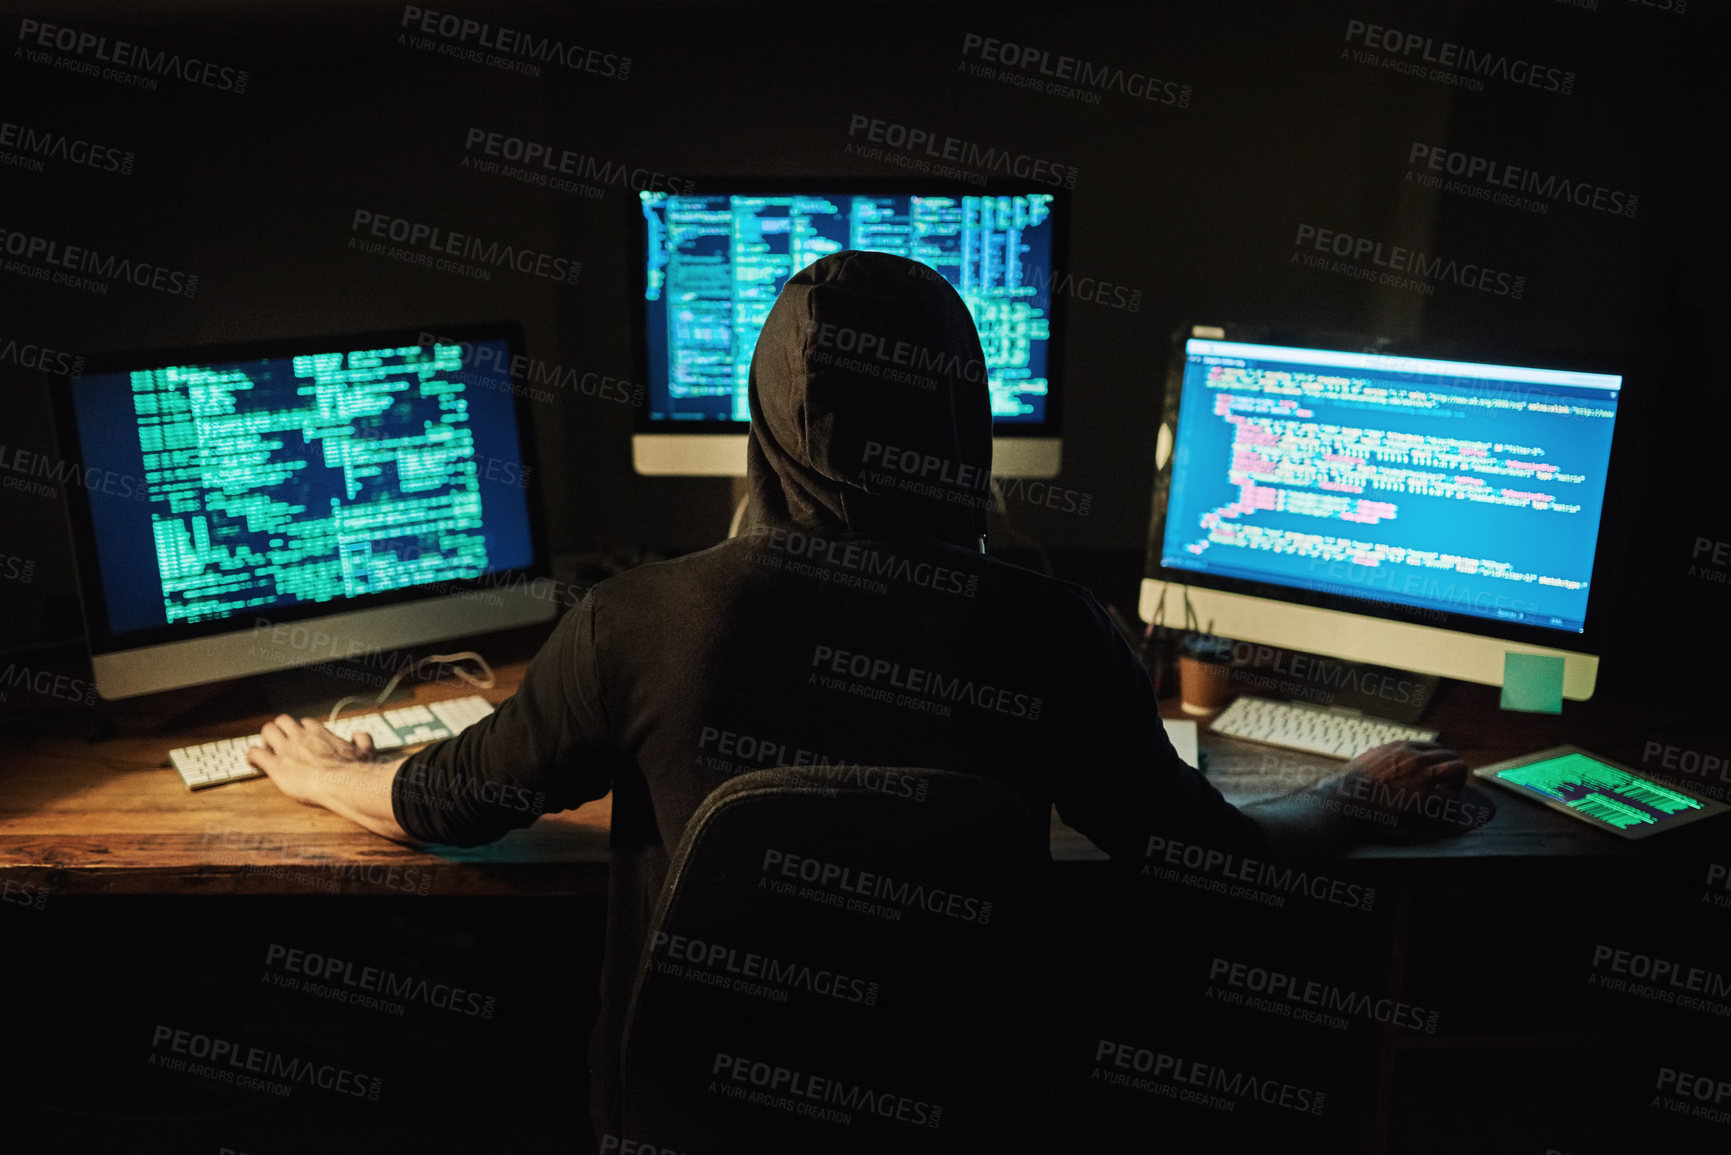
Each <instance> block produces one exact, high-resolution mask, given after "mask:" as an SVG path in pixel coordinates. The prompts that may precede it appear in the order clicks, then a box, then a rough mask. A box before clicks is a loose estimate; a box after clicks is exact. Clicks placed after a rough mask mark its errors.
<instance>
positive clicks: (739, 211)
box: [641, 193, 1052, 421]
mask: <svg viewBox="0 0 1731 1155" xmlns="http://www.w3.org/2000/svg"><path fill="white" fill-rule="evenodd" d="M641 197H642V202H643V213H644V217H645V220H646V224H647V236H648V252H647V254H646V260H647V268H646V281H645V284H646V288H645V298H646V305H647V312H648V325H647V327H648V330H649V345H650V349H649V354H650V381H651V391H652V392H651V400H652V406H651V413H652V415H654V416H657V417H662V418H666V419H674V420H678V419H691V418H696V419H710V420H723V421H749V420H750V419H751V415H750V412H749V410H748V407H747V402H746V386H747V380H748V377H749V374H750V370H751V355H752V352H753V350H755V349H756V347H757V337H758V333H759V332H760V331H761V330H762V329H763V322H764V318H765V317H767V316H768V315H769V309H770V306H771V305H773V304H774V303H775V299H776V297H777V296H778V295H780V293H781V289H782V286H783V285H784V284H785V283H786V282H787V279H788V278H789V277H791V276H792V275H793V274H794V273H796V272H798V271H799V270H800V269H803V268H805V267H806V266H807V265H809V264H811V263H812V262H813V261H816V260H818V259H820V258H822V257H825V256H828V255H829V254H831V253H835V252H840V251H841V250H843V249H855V250H861V251H868V252H880V253H893V254H895V255H897V256H902V257H907V258H908V259H910V260H914V261H919V262H920V263H922V264H924V265H926V266H928V267H930V268H931V269H933V270H935V271H936V272H937V273H938V274H939V275H941V276H942V277H943V278H944V279H945V280H947V281H948V282H949V283H950V284H951V285H952V286H953V287H954V288H955V290H956V292H957V293H958V294H960V296H961V298H962V300H963V301H965V302H966V303H967V306H968V310H969V312H970V313H972V315H973V318H974V326H975V328H976V329H978V330H979V334H980V344H981V346H982V348H983V349H984V351H985V354H986V377H987V383H988V385H989V386H990V388H991V394H992V414H993V417H994V418H995V419H997V420H1010V421H1017V420H1022V421H1029V420H1032V421H1041V420H1044V419H1045V415H1046V396H1047V392H1048V388H1049V384H1050V379H1049V377H1048V373H1047V343H1048V341H1049V340H1050V339H1051V324H1050V321H1051V318H1050V289H1051V283H1052V272H1051V254H1052V220H1051V212H1052V195H1051V194H1050V193H1030V194H1026V195H1017V196H961V197H943V196H931V197H924V196H910V195H898V196H866V195H820V194H812V193H806V194H799V195H784V196H720V195H717V196H673V195H670V194H667V193H643V194H641Z"/></svg>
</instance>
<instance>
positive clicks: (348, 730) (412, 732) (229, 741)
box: [168, 694, 493, 790]
mask: <svg viewBox="0 0 1731 1155" xmlns="http://www.w3.org/2000/svg"><path fill="white" fill-rule="evenodd" d="M492 712H493V704H492V703H491V702H489V701H487V699H485V698H483V697H481V696H480V695H479V694H472V695H470V696H469V697H467V698H452V699H450V700H448V701H444V702H430V703H428V704H427V705H425V706H404V707H402V708H401V709H397V710H382V711H380V712H379V713H377V714H356V715H354V716H352V717H349V718H338V719H337V720H336V721H335V722H331V723H329V724H328V725H327V727H326V729H328V730H330V732H331V733H333V734H335V735H337V736H338V737H339V738H348V739H351V740H352V739H353V738H354V736H355V735H356V734H358V733H360V732H362V731H363V730H364V731H365V732H367V733H368V734H371V735H372V736H373V748H374V749H376V750H396V749H400V748H401V747H404V746H418V745H420V744H421V743H422V742H436V741H438V740H439V739H440V738H449V737H451V736H452V735H454V734H460V733H462V732H463V731H464V730H467V729H468V728H469V727H470V726H472V725H474V724H475V723H476V722H479V721H480V720H481V719H482V718H485V717H486V716H487V715H488V714H491V713H492ZM261 742H263V739H262V738H260V737H259V736H258V735H257V734H248V735H246V736H245V737H242V738H224V739H222V740H220V741H217V742H205V743H203V744H202V745H198V746H182V747H180V748H179V749H178V750H170V751H169V752H168V757H169V760H170V761H172V762H173V763H174V768H175V769H176V770H178V771H179V772H180V780H181V781H182V782H185V783H186V788H187V789H188V790H203V789H204V788H205V787H206V786H221V785H222V784H223V783H225V782H239V781H241V780H242V779H244V778H258V777H261V776H262V775H261V774H260V772H259V771H258V770H255V769H254V768H253V766H252V764H251V763H250V762H248V761H247V760H246V752H247V750H248V749H249V748H251V747H253V746H257V745H259V744H260V743H261Z"/></svg>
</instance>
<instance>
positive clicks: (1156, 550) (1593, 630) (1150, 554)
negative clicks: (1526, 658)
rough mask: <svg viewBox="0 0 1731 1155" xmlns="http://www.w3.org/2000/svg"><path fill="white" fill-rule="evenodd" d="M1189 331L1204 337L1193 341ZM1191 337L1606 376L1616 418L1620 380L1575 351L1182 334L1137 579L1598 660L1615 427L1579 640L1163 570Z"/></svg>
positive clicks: (1320, 334)
mask: <svg viewBox="0 0 1731 1155" xmlns="http://www.w3.org/2000/svg"><path fill="white" fill-rule="evenodd" d="M1197 330H1202V331H1203V332H1202V333H1199V332H1198V331H1197ZM1204 334H1205V335H1204ZM1192 338H1200V339H1203V340H1220V341H1237V342H1244V343H1246V344H1257V345H1285V346H1295V347H1299V348H1309V349H1325V350H1337V351H1341V352H1349V353H1375V354H1381V355H1385V356H1392V357H1419V358H1431V359H1436V360H1445V361H1460V362H1471V363H1478V364H1490V365H1501V366H1508V367H1511V368H1517V367H1525V368H1546V369H1559V370H1566V371H1574V372H1583V373H1605V374H1610V375H1613V376H1618V377H1621V378H1622V381H1623V384H1622V387H1621V388H1620V389H1619V390H1618V416H1619V417H1621V416H1622V413H1623V399H1624V397H1625V396H1626V394H1627V392H1628V386H1629V381H1628V376H1627V374H1626V373H1622V372H1620V371H1619V370H1617V369H1614V368H1611V367H1608V366H1607V365H1605V364H1604V363H1603V362H1602V361H1599V360H1597V359H1596V358H1594V357H1593V356H1592V355H1591V354H1583V353H1578V352H1575V351H1566V352H1557V351H1535V350H1533V349H1531V348H1528V349H1509V348H1507V347H1500V348H1499V347H1497V346H1495V345H1492V344H1490V343H1487V342H1478V341H1475V342H1472V343H1470V344H1469V343H1467V342H1462V341H1459V340H1448V339H1441V338H1426V339H1397V338H1392V337H1385V336H1377V335H1373V334H1368V333H1362V332H1359V333H1354V332H1350V331H1345V330H1336V329H1319V328H1305V327H1299V326H1275V325H1246V324H1237V325H1233V324H1227V325H1197V324H1185V325H1181V326H1179V327H1178V329H1177V330H1176V331H1175V332H1174V333H1173V337H1172V342H1171V351H1170V356H1169V359H1168V364H1167V377H1166V395H1165V398H1164V400H1163V417H1162V420H1163V422H1164V424H1165V426H1166V427H1167V428H1169V429H1170V430H1171V431H1172V437H1173V444H1172V452H1171V454H1170V456H1169V457H1168V458H1167V460H1166V461H1165V463H1164V464H1161V465H1160V466H1159V467H1158V468H1157V469H1156V470H1155V476H1154V497H1153V507H1152V511H1151V517H1150V521H1149V531H1148V544H1147V554H1146V557H1145V564H1144V567H1143V574H1144V577H1145V579H1146V580H1148V581H1153V582H1160V583H1169V584H1171V585H1175V586H1197V587H1201V588H1203V589H1211V590H1219V591H1221V592H1224V593H1232V594H1240V595H1244V596H1248V597H1255V598H1262V599H1265V600H1271V601H1278V602H1288V603H1292V604H1297V605H1306V606H1314V607H1316V608H1319V609H1325V610H1333V611H1337V612H1341V613H1348V614H1356V615H1358V616H1360V617H1369V618H1379V619H1382V620H1385V621H1391V622H1397V623H1400V624H1403V625H1415V624H1416V625H1422V626H1425V627H1427V628H1432V629H1437V630H1443V631H1446V632H1449V633H1458V634H1471V635H1476V636H1479V637H1490V638H1500V639H1503V640H1506V641H1511V642H1521V643H1525V644H1528V645H1533V646H1542V647H1548V648H1550V649H1555V650H1566V651H1569V652H1570V653H1579V654H1583V655H1598V654H1602V653H1603V652H1604V647H1605V644H1606V640H1607V638H1608V634H1609V631H1608V628H1607V627H1606V625H1605V623H1604V618H1605V612H1604V605H1605V599H1606V598H1607V597H1608V596H1610V591H1608V590H1607V589H1606V582H1605V580H1604V577H1605V575H1606V574H1607V573H1608V571H1609V569H1610V566H1609V565H1608V562H1609V560H1610V557H1611V551H1610V547H1609V543H1610V540H1611V539H1612V537H1613V536H1614V534H1613V533H1611V532H1608V530H1609V529H1610V523H1611V521H1612V515H1613V505H1612V495H1613V494H1614V493H1616V492H1617V486H1618V483H1619V480H1620V479H1619V476H1618V470H1619V465H1620V462H1621V456H1620V455H1619V454H1618V452H1617V448H1618V445H1619V439H1620V436H1621V432H1620V429H1619V426H1620V425H1621V422H1618V423H1617V424H1615V425H1613V427H1612V431H1611V452H1610V457H1609V462H1608V464H1607V466H1606V487H1605V500H1604V503H1603V505H1602V506H1601V508H1600V511H1599V533H1598V541H1597V543H1596V545H1595V548H1594V552H1593V568H1592V573H1591V576H1590V579H1589V585H1588V592H1587V607H1586V611H1585V618H1584V621H1583V623H1582V630H1581V632H1579V633H1576V632H1573V631H1569V630H1560V629H1554V628H1552V627H1548V626H1534V625H1527V624H1523V623H1519V622H1505V621H1500V620H1498V619H1495V618H1484V617H1478V616H1476V615H1473V614H1463V613H1458V612H1455V611H1450V610H1443V609H1439V608H1436V607H1430V606H1419V605H1407V604H1406V603H1398V604H1391V603H1387V602H1383V601H1379V600H1375V599H1370V598H1355V597H1350V596H1346V595H1342V594H1336V593H1328V592H1324V591H1320V590H1305V589H1298V588H1295V587H1290V586H1283V585H1279V584H1276V583H1273V582H1261V581H1255V580H1251V579H1245V578H1237V577H1228V576H1225V575H1221V574H1215V573H1208V572H1205V571H1199V570H1189V569H1171V568H1168V567H1167V566H1166V565H1165V564H1164V560H1163V556H1162V555H1163V547H1164V543H1165V538H1166V515H1167V503H1168V501H1169V499H1170V497H1171V489H1172V471H1173V469H1174V467H1175V465H1176V462H1177V458H1178V453H1177V448H1178V447H1177V435H1178V412H1179V408H1180V404H1181V402H1182V393H1183V385H1184V369H1185V364H1186V357H1185V345H1186V342H1187V341H1189V340H1190V339H1192ZM1420 613H1422V615H1423V616H1422V618H1420V617H1416V616H1415V615H1417V614H1420ZM1168 624H1169V625H1170V624H1171V623H1168Z"/></svg>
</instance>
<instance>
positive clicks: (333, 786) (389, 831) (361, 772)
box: [312, 757, 415, 843]
mask: <svg viewBox="0 0 1731 1155" xmlns="http://www.w3.org/2000/svg"><path fill="white" fill-rule="evenodd" d="M405 761H407V758H406V757H405V758H396V759H393V760H391V761H389V762H352V763H349V764H347V765H345V766H343V767H342V768H341V769H340V770H329V771H323V772H321V773H320V774H319V776H318V778H317V780H316V782H315V783H314V790H313V797H312V801H314V802H316V803H318V804H319V805H320V806H323V807H324V808H325V809H326V810H329V811H331V812H332V813H333V814H340V815H342V816H343V817H344V818H347V819H348V820H349V821H350V822H353V823H356V824H357V825H360V826H364V827H366V828H367V829H368V830H370V831H372V832H373V833H374V834H378V835H382V836H383V837H385V838H389V839H391V840H392V841H393V842H407V843H414V842H415V839H414V838H413V837H412V836H411V835H410V834H409V833H408V831H406V830H404V829H403V828H402V827H401V826H398V825H397V816H396V812H395V811H394V810H393V808H392V805H391V786H392V783H393V782H394V781H395V780H396V777H397V770H398V768H399V767H401V766H402V764H403V763H404V762H405Z"/></svg>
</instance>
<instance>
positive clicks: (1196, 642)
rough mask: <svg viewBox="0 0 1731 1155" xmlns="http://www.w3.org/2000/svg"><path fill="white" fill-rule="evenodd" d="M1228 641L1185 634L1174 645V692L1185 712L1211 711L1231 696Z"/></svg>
mask: <svg viewBox="0 0 1731 1155" xmlns="http://www.w3.org/2000/svg"><path fill="white" fill-rule="evenodd" d="M1231 681H1232V640H1231V639H1230V638H1219V637H1215V636H1214V635H1213V634H1206V633H1192V634H1186V635H1185V637H1184V641H1183V642H1182V643H1180V644H1179V646H1178V694H1179V701H1180V704H1182V705H1183V707H1184V712H1185V713H1186V714H1212V713H1214V712H1215V711H1216V710H1220V709H1223V708H1224V707H1225V705H1226V700H1227V699H1228V698H1229V697H1231Z"/></svg>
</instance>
